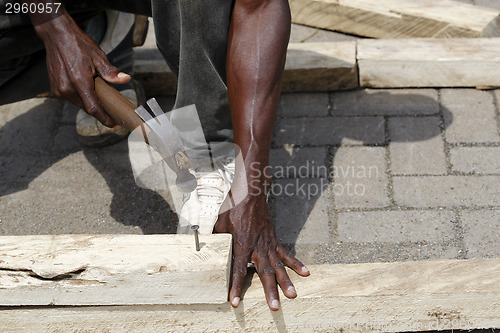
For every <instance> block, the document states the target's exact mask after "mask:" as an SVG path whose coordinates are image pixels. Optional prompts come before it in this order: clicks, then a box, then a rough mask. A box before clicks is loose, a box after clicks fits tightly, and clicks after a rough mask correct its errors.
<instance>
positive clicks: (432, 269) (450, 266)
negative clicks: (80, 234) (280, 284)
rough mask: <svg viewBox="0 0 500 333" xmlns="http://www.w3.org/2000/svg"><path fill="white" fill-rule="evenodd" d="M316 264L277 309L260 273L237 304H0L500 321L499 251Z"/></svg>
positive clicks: (120, 328)
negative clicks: (469, 256) (481, 255)
mask: <svg viewBox="0 0 500 333" xmlns="http://www.w3.org/2000/svg"><path fill="white" fill-rule="evenodd" d="M309 268H310V270H311V276H310V277H308V278H300V277H297V276H296V275H295V274H291V277H292V280H293V282H294V284H295V286H296V289H297V292H298V294H299V297H298V298H297V299H294V300H287V299H284V297H283V296H282V295H281V298H282V307H281V309H280V311H278V312H272V311H270V310H269V309H268V308H267V305H266V303H265V300H264V294H263V291H262V287H261V283H260V282H259V281H258V278H257V277H256V276H254V277H253V280H251V283H250V285H249V287H248V289H247V290H246V293H245V296H244V300H243V301H242V304H241V305H240V307H239V308H238V309H236V310H233V309H232V308H231V307H230V305H229V304H227V303H226V304H220V305H212V304H198V305H163V306H123V307H98V308H92V307H78V308H75V307H64V308H51V307H46V308H36V309H33V308H0V330H1V331H2V332H9V331H33V330H35V331H37V330H39V331H51V332H58V331H59V330H61V331H80V330H85V331H86V332H102V331H106V332H127V331H128V332H133V331H136V330H140V331H147V332H172V331H175V332H214V331H218V332H234V331H235V330H236V331H237V330H243V329H244V330H246V331H252V332H264V331H272V332H275V331H280V332H285V331H289V332H303V331H313V330H314V331H320V330H321V331H328V332H340V331H343V332H346V331H349V332H350V331H358V332H363V331H379V332H382V331H395V332H406V331H412V332H415V331H430V330H442V329H447V330H451V329H455V330H456V329H462V330H468V329H473V328H496V327H500V316H499V314H500V274H499V273H500V259H481V260H444V261H419V262H404V263H376V264H356V265H322V266H312V267H309ZM314 328H316V329H314ZM341 329H342V330H341Z"/></svg>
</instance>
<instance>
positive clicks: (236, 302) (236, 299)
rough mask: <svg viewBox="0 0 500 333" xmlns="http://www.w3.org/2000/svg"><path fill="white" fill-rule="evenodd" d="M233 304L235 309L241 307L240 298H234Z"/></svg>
mask: <svg viewBox="0 0 500 333" xmlns="http://www.w3.org/2000/svg"><path fill="white" fill-rule="evenodd" d="M231 304H232V305H233V306H234V307H237V306H238V305H240V298H239V297H234V298H233V300H232V301H231Z"/></svg>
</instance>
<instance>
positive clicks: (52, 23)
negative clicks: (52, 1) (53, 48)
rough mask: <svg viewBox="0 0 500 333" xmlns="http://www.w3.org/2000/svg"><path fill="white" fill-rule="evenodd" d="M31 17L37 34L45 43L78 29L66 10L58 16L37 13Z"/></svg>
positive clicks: (61, 11)
mask: <svg viewBox="0 0 500 333" xmlns="http://www.w3.org/2000/svg"><path fill="white" fill-rule="evenodd" d="M29 16H30V20H31V23H32V24H33V27H34V29H35V32H36V34H37V35H38V36H39V37H40V38H41V39H42V40H43V41H44V42H45V41H47V40H51V39H53V38H54V36H60V35H61V34H62V35H65V34H67V33H68V32H70V31H71V30H72V29H73V28H74V27H76V24H75V23H74V21H73V19H72V18H71V16H70V15H69V14H68V12H66V10H64V9H62V10H60V11H59V13H58V14H55V13H53V14H47V13H35V14H30V15H29Z"/></svg>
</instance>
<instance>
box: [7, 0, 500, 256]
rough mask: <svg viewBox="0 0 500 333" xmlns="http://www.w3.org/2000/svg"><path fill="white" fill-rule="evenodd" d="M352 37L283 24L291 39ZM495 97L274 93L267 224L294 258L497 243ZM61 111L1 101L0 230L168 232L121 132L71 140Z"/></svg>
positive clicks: (470, 93) (40, 102)
mask: <svg viewBox="0 0 500 333" xmlns="http://www.w3.org/2000/svg"><path fill="white" fill-rule="evenodd" d="M476 2H479V0H476ZM484 2H485V1H484ZM492 2H493V1H492ZM352 38H354V37H351V36H345V35H340V34H334V33H329V32H324V31H320V30H316V29H312V28H305V27H299V26H294V28H293V36H292V41H293V42H300V41H303V42H315V41H324V40H339V39H352ZM172 102H173V100H172V97H165V98H162V99H161V103H162V104H163V106H164V108H168V107H169V106H170V105H172ZM499 106H500V90H496V91H478V90H475V89H394V90H358V91H351V92H331V93H307V94H288V95H284V96H283V97H282V102H281V106H280V110H279V116H278V121H277V126H276V131H275V135H274V139H273V151H272V158H271V160H272V167H273V168H272V171H273V174H274V175H275V179H276V180H275V185H274V187H273V196H272V198H271V204H272V208H273V215H274V218H275V223H276V228H277V233H278V236H279V237H280V239H281V240H282V241H283V242H284V243H286V244H288V246H290V247H291V248H293V249H294V251H295V252H296V254H297V256H298V257H299V258H300V259H302V260H303V261H304V262H305V263H307V264H313V263H340V262H342V263H354V262H374V261H394V260H421V259H438V258H476V257H500V247H499V246H498V242H499V241H500V200H499V199H500V109H499ZM74 117H75V108H74V107H71V106H69V105H65V103H63V102H61V101H58V100H56V99H32V100H28V101H23V102H20V103H16V104H10V105H5V106H1V107H0V174H1V178H0V207H1V208H0V235H23V234H63V233H138V234H139V233H144V234H151V233H172V232H174V231H175V227H176V219H177V217H176V214H175V213H174V212H173V210H172V209H171V207H170V205H169V203H168V202H169V199H168V193H166V192H165V191H160V192H153V191H150V190H146V189H142V188H139V187H137V186H136V185H135V183H134V179H133V175H132V171H131V167H130V162H129V160H128V147H127V142H126V141H123V142H121V143H119V144H116V145H114V146H111V147H106V148H85V147H82V146H81V145H80V144H79V143H78V140H77V137H76V134H75V131H74Z"/></svg>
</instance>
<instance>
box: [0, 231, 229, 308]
mask: <svg viewBox="0 0 500 333" xmlns="http://www.w3.org/2000/svg"><path fill="white" fill-rule="evenodd" d="M200 241H201V245H202V247H201V250H200V251H199V252H197V251H196V250H195V245H194V236H192V235H149V236H143V235H93V236H87V235H57V236H7V237H0V305H9V306H20V305H37V306H39V305H49V304H50V305H124V304H125V305H129V304H194V303H211V304H217V303H225V302H226V301H227V292H228V281H229V279H228V277H229V273H230V260H231V235H226V234H220V235H210V236H205V235H200Z"/></svg>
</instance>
